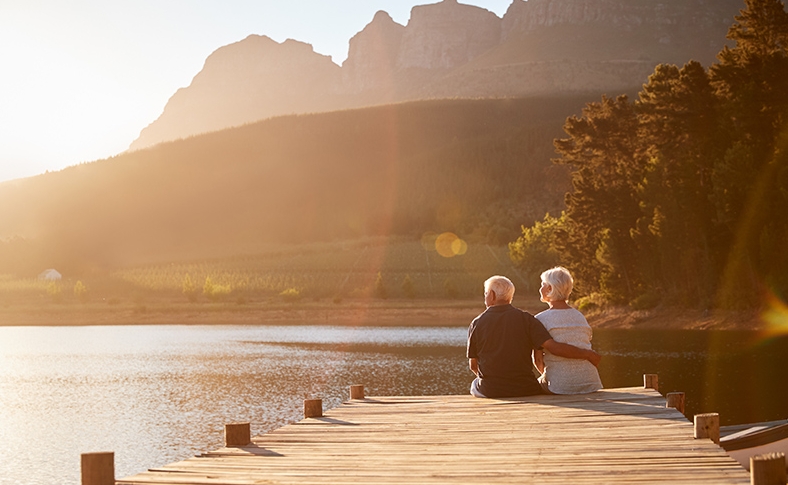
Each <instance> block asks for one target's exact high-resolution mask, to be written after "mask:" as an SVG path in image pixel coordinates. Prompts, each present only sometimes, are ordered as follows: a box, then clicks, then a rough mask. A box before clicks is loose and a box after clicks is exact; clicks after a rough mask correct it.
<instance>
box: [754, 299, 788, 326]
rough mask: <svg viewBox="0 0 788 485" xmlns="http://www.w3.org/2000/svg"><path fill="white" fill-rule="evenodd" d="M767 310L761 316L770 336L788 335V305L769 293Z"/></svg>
mask: <svg viewBox="0 0 788 485" xmlns="http://www.w3.org/2000/svg"><path fill="white" fill-rule="evenodd" d="M766 303H767V304H766V309H765V310H764V312H763V315H761V318H762V319H763V321H764V323H766V332H767V334H768V335H770V336H774V335H788V305H786V303H785V302H784V301H782V300H781V299H780V298H778V297H777V296H776V295H775V294H774V293H769V296H768V298H767V301H766Z"/></svg>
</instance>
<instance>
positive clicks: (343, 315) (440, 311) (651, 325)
mask: <svg viewBox="0 0 788 485" xmlns="http://www.w3.org/2000/svg"><path fill="white" fill-rule="evenodd" d="M514 303H515V306H518V307H520V308H523V309H525V310H528V311H530V312H532V313H536V312H538V311H541V310H542V309H543V305H542V304H540V303H539V302H536V301H535V300H534V301H525V302H522V301H517V300H515V302H514ZM483 310H484V307H483V305H482V302H481V301H480V300H478V299H474V300H396V299H392V300H382V301H381V300H348V301H346V302H340V303H333V302H332V301H308V302H302V303H288V304H283V303H277V304H271V303H249V304H243V305H238V304H235V303H188V302H176V303H173V302H166V301H163V302H152V303H145V304H136V305H132V304H118V305H110V304H107V303H102V302H89V303H86V304H78V303H66V304H47V305H45V306H32V305H5V306H0V326H5V327H9V326H95V325H337V326H387V327H394V326H403V327H424V326H436V327H465V326H467V325H468V324H469V323H470V321H471V320H472V319H473V318H474V317H476V315H478V314H479V313H481V312H482V311H483ZM587 317H588V320H589V322H590V323H591V326H592V327H594V328H603V329H639V330H659V329H663V330H667V329H674V330H678V329H688V330H763V329H764V328H765V325H764V323H763V322H762V321H761V320H760V318H759V315H758V313H757V312H723V311H711V312H704V311H700V310H685V309H679V308H657V309H654V310H647V311H634V310H630V309H628V308H613V309H605V310H603V311H596V312H588V314H587Z"/></svg>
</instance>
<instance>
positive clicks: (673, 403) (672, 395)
mask: <svg viewBox="0 0 788 485" xmlns="http://www.w3.org/2000/svg"><path fill="white" fill-rule="evenodd" d="M665 397H666V398H667V401H666V402H665V407H666V408H675V409H677V410H678V412H680V413H681V414H684V393H683V392H669V393H667V394H666V395H665Z"/></svg>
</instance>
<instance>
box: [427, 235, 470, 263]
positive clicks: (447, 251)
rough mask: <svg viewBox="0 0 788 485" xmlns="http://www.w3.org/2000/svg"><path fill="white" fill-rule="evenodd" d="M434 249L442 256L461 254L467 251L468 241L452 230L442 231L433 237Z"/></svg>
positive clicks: (451, 256) (448, 256)
mask: <svg viewBox="0 0 788 485" xmlns="http://www.w3.org/2000/svg"><path fill="white" fill-rule="evenodd" d="M435 250H436V251H437V252H438V254H440V255H441V256H443V257H444V258H453V257H454V256H461V255H463V254H465V253H466V252H467V251H468V243H466V242H465V241H463V240H462V239H460V238H459V237H457V235H456V234H454V233H453V232H444V233H443V234H441V235H440V236H438V237H437V238H436V239H435Z"/></svg>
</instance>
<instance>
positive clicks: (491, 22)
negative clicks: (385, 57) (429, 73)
mask: <svg viewBox="0 0 788 485" xmlns="http://www.w3.org/2000/svg"><path fill="white" fill-rule="evenodd" d="M500 39H501V19H500V18H499V17H498V16H497V15H495V14H494V13H492V12H490V11H489V10H486V9H483V8H480V7H476V6H473V5H466V4H462V3H459V2H457V1H456V0H443V1H442V2H440V3H435V4H431V5H421V6H416V7H413V9H412V10H411V13H410V21H409V22H408V25H407V29H406V30H405V34H404V35H403V38H402V46H401V48H400V52H399V58H398V61H397V66H398V67H399V68H403V69H408V68H422V69H451V68H454V67H457V66H459V65H462V64H464V63H466V62H468V61H470V60H471V59H473V58H474V57H477V56H479V55H481V54H483V53H484V52H486V51H488V50H490V49H491V48H493V47H494V46H495V45H497V44H498V43H499V42H500Z"/></svg>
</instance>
